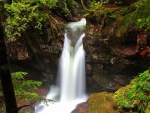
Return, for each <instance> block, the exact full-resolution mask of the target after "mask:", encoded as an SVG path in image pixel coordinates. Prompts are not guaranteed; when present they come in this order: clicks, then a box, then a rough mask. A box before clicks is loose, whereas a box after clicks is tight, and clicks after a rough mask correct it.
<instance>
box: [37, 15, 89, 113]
mask: <svg viewBox="0 0 150 113" xmlns="http://www.w3.org/2000/svg"><path fill="white" fill-rule="evenodd" d="M85 26H86V20H85V19H84V18H82V19H81V20H80V21H78V22H71V23H69V24H67V25H66V27H65V30H66V33H65V35H64V37H65V40H64V48H63V51H62V54H61V57H60V63H59V70H58V84H57V85H56V86H52V87H51V88H50V92H49V94H48V95H47V98H48V99H52V100H56V101H57V102H56V103H54V104H51V103H50V104H49V106H44V104H43V103H41V104H40V105H38V106H36V108H35V113H49V112H52V113H70V112H71V111H72V110H73V109H74V108H75V106H76V105H77V104H78V103H80V102H83V101H85V100H86V98H87V96H86V94H85V51H84V49H83V43H82V39H83V37H84V36H85V33H84V28H85Z"/></svg>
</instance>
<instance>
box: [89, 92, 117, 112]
mask: <svg viewBox="0 0 150 113" xmlns="http://www.w3.org/2000/svg"><path fill="white" fill-rule="evenodd" d="M112 96H113V93H107V92H101V93H95V94H92V95H91V96H90V97H89V99H88V101H87V104H88V105H89V108H88V113H120V112H119V111H120V110H119V109H117V110H116V109H114V107H113V103H114V102H113V100H112Z"/></svg>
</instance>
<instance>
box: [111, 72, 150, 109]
mask: <svg viewBox="0 0 150 113" xmlns="http://www.w3.org/2000/svg"><path fill="white" fill-rule="evenodd" d="M113 99H114V100H115V102H116V103H117V106H118V107H119V108H129V109H130V108H136V107H137V109H138V110H141V111H145V110H146V109H147V107H148V105H149V104H150V73H149V70H146V71H144V72H143V73H140V74H139V76H138V77H136V78H135V79H133V80H132V81H131V83H130V85H128V86H126V87H123V88H121V89H119V90H117V91H116V92H115V95H114V96H113Z"/></svg>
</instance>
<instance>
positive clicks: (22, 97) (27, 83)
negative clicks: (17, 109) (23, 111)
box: [0, 72, 54, 109]
mask: <svg viewBox="0 0 150 113" xmlns="http://www.w3.org/2000/svg"><path fill="white" fill-rule="evenodd" d="M27 74H28V73H27V72H15V73H11V75H12V81H13V85H14V91H15V95H16V100H17V102H19V101H37V102H41V101H42V102H44V103H45V104H46V105H48V103H49V102H51V103H53V102H54V101H53V100H51V99H46V98H44V97H41V96H39V95H38V94H37V93H35V92H34V90H35V89H37V88H38V87H39V86H41V85H42V82H38V81H33V80H25V79H24V77H25V76H27ZM0 97H1V98H3V96H2V89H1V86H0ZM4 108H5V107H4V102H2V103H1V104H0V109H4Z"/></svg>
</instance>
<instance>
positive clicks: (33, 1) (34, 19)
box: [4, 0, 58, 38]
mask: <svg viewBox="0 0 150 113" xmlns="http://www.w3.org/2000/svg"><path fill="white" fill-rule="evenodd" d="M57 2H58V0H19V1H12V4H5V5H4V8H5V10H6V11H5V13H6V15H7V19H6V25H5V32H6V36H7V37H8V38H16V37H17V36H21V33H22V32H24V31H25V30H26V29H27V28H28V26H29V24H31V25H32V26H33V27H35V28H38V29H41V27H42V22H46V21H48V19H49V10H50V9H52V8H54V7H56V3H57Z"/></svg>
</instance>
